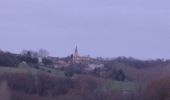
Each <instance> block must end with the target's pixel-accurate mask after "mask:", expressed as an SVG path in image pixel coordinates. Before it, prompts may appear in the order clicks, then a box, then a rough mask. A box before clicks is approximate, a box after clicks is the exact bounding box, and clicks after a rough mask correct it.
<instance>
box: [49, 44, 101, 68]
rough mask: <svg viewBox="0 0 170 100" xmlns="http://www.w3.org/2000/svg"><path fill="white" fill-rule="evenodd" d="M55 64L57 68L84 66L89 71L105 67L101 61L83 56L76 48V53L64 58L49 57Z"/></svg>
mask: <svg viewBox="0 0 170 100" xmlns="http://www.w3.org/2000/svg"><path fill="white" fill-rule="evenodd" d="M49 59H51V60H52V61H53V62H54V65H55V68H61V67H69V66H70V65H72V64H83V65H86V66H87V67H88V69H89V70H93V69H95V68H100V67H104V64H103V62H102V61H101V59H96V58H91V57H90V56H81V55H80V54H79V51H78V48H77V46H76V48H75V51H74V53H72V54H71V55H69V56H68V57H64V58H55V57H51V58H50V57H49Z"/></svg>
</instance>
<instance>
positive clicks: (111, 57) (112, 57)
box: [0, 48, 170, 60]
mask: <svg viewBox="0 0 170 100" xmlns="http://www.w3.org/2000/svg"><path fill="white" fill-rule="evenodd" d="M40 49H45V48H40ZM40 49H37V50H32V49H23V50H31V51H36V52H38V50H40ZM0 50H2V49H0ZM45 50H47V49H45ZM2 51H3V52H10V53H14V54H20V53H21V52H22V50H21V51H20V52H13V51H9V50H2ZM47 51H48V50H47ZM73 53H74V51H73V52H71V53H70V54H68V55H65V56H57V55H52V54H51V53H50V52H49V56H50V57H59V58H63V57H68V56H70V55H71V54H73ZM79 54H80V56H90V57H91V58H100V57H101V58H103V59H114V58H118V57H125V58H134V59H137V60H157V59H162V60H170V58H138V57H133V56H123V55H120V56H109V57H104V56H100V55H99V56H91V55H90V54H86V55H83V54H81V53H79Z"/></svg>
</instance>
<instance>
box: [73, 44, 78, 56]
mask: <svg viewBox="0 0 170 100" xmlns="http://www.w3.org/2000/svg"><path fill="white" fill-rule="evenodd" d="M74 54H75V56H76V57H78V55H79V53H78V48H77V46H76V48H75V53H74Z"/></svg>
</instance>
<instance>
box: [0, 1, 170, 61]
mask: <svg viewBox="0 0 170 100" xmlns="http://www.w3.org/2000/svg"><path fill="white" fill-rule="evenodd" d="M76 45H78V47H79V51H80V54H82V55H91V56H92V57H97V56H102V57H117V56H127V57H129V56H132V57H136V58H140V59H148V58H152V59H155V58H169V59H170V0H0V48H1V49H2V50H5V51H6V50H7V51H11V52H20V51H21V50H22V49H32V50H38V49H40V48H45V49H47V50H48V51H49V52H50V54H51V55H54V56H60V57H62V56H68V55H69V54H70V53H72V52H73V51H74V48H75V46H76Z"/></svg>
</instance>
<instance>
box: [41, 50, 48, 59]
mask: <svg viewBox="0 0 170 100" xmlns="http://www.w3.org/2000/svg"><path fill="white" fill-rule="evenodd" d="M38 53H39V56H40V57H43V58H46V57H48V56H49V52H48V51H47V50H45V49H40V50H39V52H38Z"/></svg>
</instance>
